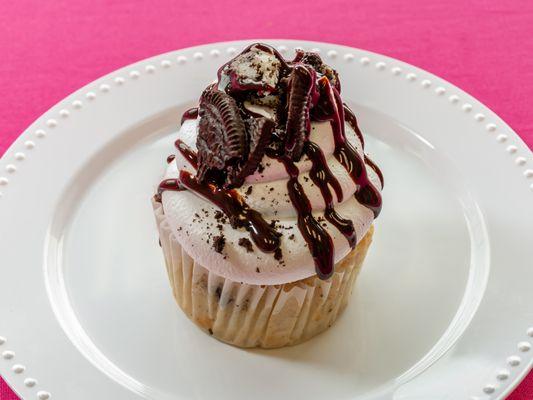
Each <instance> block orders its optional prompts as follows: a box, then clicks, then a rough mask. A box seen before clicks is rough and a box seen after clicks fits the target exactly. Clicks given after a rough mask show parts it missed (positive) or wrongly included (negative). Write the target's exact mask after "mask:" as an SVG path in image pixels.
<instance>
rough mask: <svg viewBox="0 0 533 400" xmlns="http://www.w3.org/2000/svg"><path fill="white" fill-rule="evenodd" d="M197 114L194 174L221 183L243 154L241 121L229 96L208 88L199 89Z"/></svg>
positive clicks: (234, 168) (231, 171)
mask: <svg viewBox="0 0 533 400" xmlns="http://www.w3.org/2000/svg"><path fill="white" fill-rule="evenodd" d="M199 116H200V121H199V124H198V137H197V140H196V147H197V148H198V171H197V177H198V180H199V181H200V182H202V183H205V182H207V181H212V182H215V183H217V184H219V185H222V184H224V182H225V181H226V177H227V176H232V175H235V174H237V173H238V170H239V163H240V162H241V160H242V159H244V158H245V157H246V156H247V146H246V128H245V126H244V121H243V119H242V117H241V114H240V111H239V107H238V106H237V103H236V102H235V100H234V99H233V97H231V96H229V95H228V94H226V93H224V92H221V91H218V90H216V89H212V88H208V89H206V90H205V91H204V92H203V93H202V97H201V98H200V109H199Z"/></svg>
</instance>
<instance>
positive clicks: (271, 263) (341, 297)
mask: <svg viewBox="0 0 533 400" xmlns="http://www.w3.org/2000/svg"><path fill="white" fill-rule="evenodd" d="M340 91H341V86H340V81H339V77H338V75H337V73H336V71H335V70H333V69H332V68H330V67H329V66H327V65H326V64H324V63H323V62H322V60H321V58H320V57H319V55H318V54H315V53H310V52H304V51H298V52H297V54H296V57H295V59H294V60H292V61H287V60H285V59H284V58H283V57H282V56H281V55H280V54H279V53H278V52H277V51H276V50H275V49H274V48H272V47H270V46H268V45H265V44H260V43H256V44H253V45H251V46H249V47H248V48H246V49H245V50H244V51H243V52H242V53H241V54H239V55H238V56H236V57H235V58H233V59H232V60H230V61H229V62H228V63H226V64H224V65H223V66H222V67H221V68H220V70H219V72H218V80H217V81H216V83H213V84H211V85H209V86H208V87H207V88H206V89H205V90H204V91H203V93H202V94H201V96H200V100H199V106H198V107H197V108H193V109H190V110H188V111H187V112H185V114H184V116H183V119H182V125H181V129H180V131H179V134H178V137H177V140H176V143H175V147H176V151H175V155H172V156H170V157H169V159H168V161H169V163H168V167H167V169H166V172H165V176H164V179H163V180H162V182H161V183H160V185H159V188H158V193H157V194H156V195H155V196H154V200H153V204H154V211H155V215H156V220H157V225H158V228H159V233H160V241H161V246H162V249H163V252H164V256H165V261H166V266H167V271H168V276H169V280H170V284H171V287H172V290H173V294H174V297H175V299H176V301H177V303H178V304H179V305H180V307H181V308H182V310H183V311H184V312H185V313H186V314H187V316H188V317H189V318H190V319H191V320H192V321H194V322H195V323H196V324H197V325H198V326H199V327H201V328H202V329H203V330H205V331H206V332H208V333H209V334H211V335H213V336H214V337H216V338H217V339H219V340H222V341H224V342H227V343H230V344H233V345H236V346H240V347H264V348H272V347H282V346H287V345H293V344H296V343H300V342H302V341H304V340H307V339H309V338H311V337H313V336H315V335H316V334H318V333H320V332H322V331H324V330H325V329H327V328H328V327H329V326H331V325H332V324H333V322H334V321H335V320H336V318H337V317H338V316H339V314H340V313H341V312H342V310H343V309H344V308H345V306H346V304H347V302H348V300H349V297H350V294H351V291H352V287H353V285H354V281H355V279H356V277H357V274H358V272H359V270H360V268H361V265H362V262H363V260H364V258H365V255H366V252H367V250H368V247H369V245H370V242H371V240H372V232H373V225H372V222H373V220H374V218H376V217H377V216H378V214H379V212H380V209H381V189H382V187H383V177H382V175H381V172H380V171H379V169H378V167H377V166H376V165H375V164H374V163H372V162H371V161H370V159H369V158H368V157H367V155H366V154H365V153H364V140H363V136H362V134H361V132H360V130H359V128H358V126H357V121H356V118H355V116H354V114H353V112H352V111H351V110H350V109H349V108H348V107H347V106H346V105H345V104H344V103H343V102H342V100H341V96H340Z"/></svg>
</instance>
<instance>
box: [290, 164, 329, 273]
mask: <svg viewBox="0 0 533 400" xmlns="http://www.w3.org/2000/svg"><path fill="white" fill-rule="evenodd" d="M279 160H280V161H281V162H282V163H283V165H284V166H285V169H286V170H287V174H289V181H288V182H287V190H288V192H289V197H290V199H291V202H292V204H293V206H294V208H295V209H296V212H297V213H298V229H300V232H301V233H302V236H303V237H304V239H305V241H306V243H307V245H308V246H309V249H310V250H311V255H312V256H313V259H314V261H315V266H316V272H317V275H318V277H319V278H320V279H328V278H329V277H330V276H331V275H332V274H333V265H334V258H333V256H334V252H333V251H332V250H333V240H332V239H331V236H330V235H329V234H328V233H327V232H326V230H325V229H324V227H322V225H320V223H319V222H318V221H317V220H316V219H315V217H313V214H312V211H313V210H312V208H311V203H310V202H309V199H308V198H307V196H306V195H305V192H304V189H303V187H302V185H301V184H300V183H299V182H298V175H299V173H300V171H298V168H297V167H296V165H294V162H293V161H292V160H291V159H290V158H289V157H287V156H284V157H281V158H279Z"/></svg>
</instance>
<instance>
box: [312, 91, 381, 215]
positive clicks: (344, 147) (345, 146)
mask: <svg viewBox="0 0 533 400" xmlns="http://www.w3.org/2000/svg"><path fill="white" fill-rule="evenodd" d="M321 83H322V84H323V85H325V90H326V93H327V95H328V97H329V100H330V102H331V105H332V108H333V113H332V115H331V116H330V117H331V128H332V130H333V138H334V141H335V150H334V152H333V155H334V156H335V158H336V159H337V161H338V162H339V163H341V165H342V166H343V167H344V168H345V169H346V171H347V172H348V174H350V177H351V178H352V180H353V181H354V183H355V184H356V185H358V188H357V190H356V192H355V198H356V199H357V201H359V203H361V204H362V205H364V206H366V207H367V208H369V209H371V210H372V212H373V213H374V218H377V216H378V215H379V213H380V211H381V194H380V193H379V191H378V190H377V189H376V188H375V187H374V185H372V183H371V182H370V180H369V179H368V175H367V173H366V168H365V164H364V161H363V159H362V158H361V156H360V155H359V153H357V151H356V150H355V148H354V147H353V146H352V144H351V143H350V142H349V141H348V140H346V135H345V132H344V105H343V104H342V101H341V98H340V95H339V92H338V91H337V89H335V88H334V87H332V86H331V85H330V84H329V81H328V80H322V81H321Z"/></svg>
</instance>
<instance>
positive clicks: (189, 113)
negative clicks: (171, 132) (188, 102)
mask: <svg viewBox="0 0 533 400" xmlns="http://www.w3.org/2000/svg"><path fill="white" fill-rule="evenodd" d="M196 118H198V107H192V108H189V109H188V110H186V111H185V112H184V113H183V115H182V116H181V122H180V125H183V123H184V122H185V121H187V120H189V119H196Z"/></svg>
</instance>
